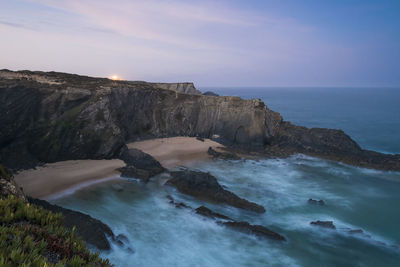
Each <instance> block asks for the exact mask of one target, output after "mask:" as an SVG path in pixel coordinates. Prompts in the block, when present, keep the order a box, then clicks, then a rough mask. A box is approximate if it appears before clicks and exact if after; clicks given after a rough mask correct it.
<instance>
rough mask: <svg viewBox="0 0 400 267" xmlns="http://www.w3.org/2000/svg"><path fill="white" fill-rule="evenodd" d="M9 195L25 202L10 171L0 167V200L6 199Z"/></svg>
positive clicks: (23, 195)
mask: <svg viewBox="0 0 400 267" xmlns="http://www.w3.org/2000/svg"><path fill="white" fill-rule="evenodd" d="M10 195H12V196H15V197H17V198H20V199H22V200H24V201H25V200H26V198H25V194H24V192H23V191H22V189H21V188H20V187H19V186H18V185H17V183H16V182H15V180H14V176H13V174H12V173H11V171H9V170H7V169H6V168H4V167H3V166H2V165H0V198H6V197H8V196H10Z"/></svg>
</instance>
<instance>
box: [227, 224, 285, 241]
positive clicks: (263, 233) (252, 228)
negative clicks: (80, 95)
mask: <svg viewBox="0 0 400 267" xmlns="http://www.w3.org/2000/svg"><path fill="white" fill-rule="evenodd" d="M222 224H223V225H225V226H227V227H230V228H233V229H235V230H238V231H242V232H245V233H251V234H254V235H257V236H260V237H266V238H269V239H275V240H280V241H285V240H286V239H285V237H283V236H281V235H280V234H278V233H276V232H274V231H271V230H270V229H268V228H267V227H265V226H262V225H251V224H249V223H248V222H224V223H222Z"/></svg>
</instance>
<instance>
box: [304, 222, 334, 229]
mask: <svg viewBox="0 0 400 267" xmlns="http://www.w3.org/2000/svg"><path fill="white" fill-rule="evenodd" d="M310 224H311V225H316V226H321V227H325V228H330V229H336V226H335V225H334V224H333V221H320V220H318V221H313V222H310Z"/></svg>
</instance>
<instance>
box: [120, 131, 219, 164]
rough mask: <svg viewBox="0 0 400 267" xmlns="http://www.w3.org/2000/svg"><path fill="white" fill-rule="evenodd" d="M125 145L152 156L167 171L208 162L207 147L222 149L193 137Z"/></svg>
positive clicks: (208, 141)
mask: <svg viewBox="0 0 400 267" xmlns="http://www.w3.org/2000/svg"><path fill="white" fill-rule="evenodd" d="M127 145H128V148H137V149H140V150H142V151H143V152H145V153H147V154H150V155H152V156H153V157H154V158H155V159H156V160H158V161H159V162H160V163H161V165H163V166H164V167H165V168H168V169H171V168H174V167H177V166H191V165H192V164H194V163H195V162H198V161H205V160H208V159H210V155H208V154H207V150H208V148H209V147H213V148H217V147H222V145H221V144H219V143H217V142H214V141H212V140H210V139H204V142H202V141H200V140H197V139H196V138H194V137H169V138H157V139H150V140H145V141H137V142H133V143H129V144H127Z"/></svg>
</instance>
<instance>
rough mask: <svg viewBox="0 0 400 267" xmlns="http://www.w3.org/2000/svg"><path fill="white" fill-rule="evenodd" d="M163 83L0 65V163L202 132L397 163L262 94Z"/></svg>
mask: <svg viewBox="0 0 400 267" xmlns="http://www.w3.org/2000/svg"><path fill="white" fill-rule="evenodd" d="M167 87H169V86H166V87H164V88H162V86H160V84H154V83H146V82H128V81H112V80H109V79H104V78H92V77H86V76H78V75H73V74H65V73H56V72H48V73H45V72H29V71H22V72H11V71H7V70H3V71H0V125H1V127H0V162H3V163H4V164H5V165H6V166H8V167H10V168H14V169H19V168H29V167H33V166H35V165H37V164H39V163H40V162H54V161H59V160H68V159H88V158H92V159H100V158H113V157H117V155H119V152H120V151H121V149H122V148H123V147H125V144H126V143H127V142H130V141H134V140H138V139H146V138H154V137H168V136H201V137H209V138H211V137H214V138H217V139H218V141H220V142H223V143H225V144H227V145H232V146H240V147H244V148H246V149H248V150H257V151H261V152H262V153H265V154H267V155H273V156H286V155H289V154H293V153H305V154H309V155H313V156H320V157H324V158H330V159H333V160H338V161H343V162H346V163H349V164H353V165H357V166H365V167H372V168H377V169H391V170H400V156H399V155H384V154H379V153H376V152H372V151H366V150H363V149H361V148H360V147H359V146H358V145H357V144H356V143H355V142H354V141H353V140H352V139H351V138H350V137H349V136H347V135H346V134H345V133H343V131H340V130H329V129H308V128H305V127H299V126H295V125H292V124H290V123H289V122H285V121H283V119H282V117H281V116H280V114H279V113H277V112H274V111H272V110H270V109H268V107H266V106H265V105H264V103H263V102H262V101H260V100H255V99H254V100H243V99H240V98H238V97H230V96H220V97H215V96H204V95H200V94H188V93H178V92H177V91H176V90H171V89H169V88H167ZM176 87H179V86H176ZM189 87H190V86H188V87H187V88H189ZM193 88H194V86H193Z"/></svg>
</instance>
